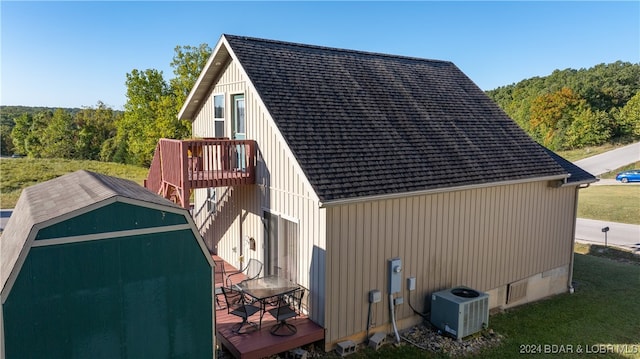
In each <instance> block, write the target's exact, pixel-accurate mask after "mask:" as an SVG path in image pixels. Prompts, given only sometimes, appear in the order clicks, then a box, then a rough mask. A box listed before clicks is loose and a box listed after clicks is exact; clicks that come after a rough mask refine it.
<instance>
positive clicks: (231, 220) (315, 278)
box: [193, 61, 325, 324]
mask: <svg viewBox="0 0 640 359" xmlns="http://www.w3.org/2000/svg"><path fill="white" fill-rule="evenodd" d="M238 93H244V95H245V116H246V137H247V139H253V140H255V141H256V142H257V144H258V164H257V179H256V185H255V186H239V187H235V188H232V189H229V188H218V189H217V197H218V199H219V202H221V203H223V204H221V208H219V212H218V213H216V214H215V215H214V216H213V217H214V220H213V223H212V224H211V225H209V224H207V223H206V222H204V221H203V219H202V218H196V222H197V223H199V226H202V230H201V232H202V233H203V237H204V238H205V242H206V243H207V246H208V247H209V248H210V249H211V250H212V251H214V252H216V253H217V254H218V255H219V256H220V257H222V258H224V259H225V260H227V261H228V262H229V263H231V264H232V265H234V266H235V267H238V268H240V267H241V263H240V261H239V258H240V256H241V255H242V256H243V257H244V260H245V261H247V260H248V259H249V258H257V259H259V260H260V261H262V262H264V238H265V233H264V224H263V222H262V216H263V212H264V211H269V212H271V213H272V214H275V215H281V216H283V217H285V218H287V219H290V220H293V221H296V222H297V223H298V231H299V233H298V238H299V241H300V242H299V244H298V252H299V253H298V258H299V268H298V273H297V277H298V278H299V284H301V285H302V286H304V287H306V288H308V289H309V290H310V292H309V293H307V294H305V296H307V298H309V310H310V312H309V315H310V317H311V318H312V319H314V320H316V321H317V322H318V323H319V324H322V321H323V319H324V306H323V303H324V302H323V300H324V290H325V289H324V273H325V272H324V264H323V260H322V259H321V258H323V257H324V248H325V242H324V239H323V238H324V232H323V230H322V228H320V225H319V223H322V222H321V218H320V216H321V213H320V211H321V210H320V209H319V205H318V201H317V198H316V196H315V193H314V192H313V190H312V189H311V187H310V186H309V184H308V182H306V179H305V177H304V175H303V173H302V171H301V170H300V168H299V166H298V165H297V162H296V160H295V158H294V157H293V156H292V154H291V151H290V150H289V149H288V147H287V146H286V143H285V142H284V140H283V138H282V135H281V134H280V132H279V131H278V129H277V127H276V125H275V123H274V122H273V120H272V118H271V117H270V115H269V113H268V111H267V110H266V108H265V106H264V104H263V103H262V101H261V99H260V98H259V95H258V94H257V93H256V92H255V90H254V88H253V87H252V86H251V84H250V82H249V81H248V79H247V78H246V77H245V76H244V72H243V71H242V69H241V68H240V67H239V66H238V65H237V63H236V62H233V61H232V62H231V63H230V64H229V65H228V67H227V68H226V69H225V71H224V73H223V74H222V76H221V77H220V79H219V80H218V82H217V83H216V85H215V87H214V88H213V89H211V92H210V95H209V97H208V98H207V100H206V102H205V103H204V104H203V106H202V107H201V109H200V110H199V112H198V113H197V115H196V118H195V120H194V123H193V134H194V136H197V137H212V136H213V135H214V133H215V131H214V121H213V95H214V94H224V95H225V119H226V122H225V135H226V136H227V137H230V134H231V123H230V121H229V119H230V118H231V103H230V98H231V95H233V94H238ZM206 192H207V190H206V189H201V190H197V191H196V195H195V208H196V210H198V209H200V208H202V206H204V205H206V203H205V199H206ZM225 201H226V202H225ZM249 238H253V239H255V241H256V250H255V251H253V250H251V249H250V248H249Z"/></svg>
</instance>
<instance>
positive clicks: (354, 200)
mask: <svg viewBox="0 0 640 359" xmlns="http://www.w3.org/2000/svg"><path fill="white" fill-rule="evenodd" d="M567 178H569V174H563V175H555V176H547V177H537V178H526V179H519V180H511V181H503V182H489V183H482V184H472V185H465V186H457V187H443V188H434V189H426V190H420V191H413V192H400V193H385V194H380V195H374V196H364V197H357V198H345V199H337V200H333V201H327V202H320V208H326V207H333V206H341V205H345V204H354V203H362V202H369V201H382V200H387V199H396V198H402V197H408V196H420V195H425V194H435V193H444V192H454V191H465V190H470V189H479V188H488V187H496V186H506V185H513V184H521V183H530V182H542V181H563V183H564V182H565V180H566V179H567ZM563 185H564V184H563ZM571 185H575V184H573V183H572V184H571Z"/></svg>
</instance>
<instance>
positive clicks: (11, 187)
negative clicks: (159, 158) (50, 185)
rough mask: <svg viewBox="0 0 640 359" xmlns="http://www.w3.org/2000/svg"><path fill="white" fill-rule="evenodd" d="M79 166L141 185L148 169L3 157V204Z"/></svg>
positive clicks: (8, 204)
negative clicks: (26, 188) (28, 188)
mask: <svg viewBox="0 0 640 359" xmlns="http://www.w3.org/2000/svg"><path fill="white" fill-rule="evenodd" d="M80 169H84V170H88V171H93V172H98V173H103V174H107V175H110V176H115V177H121V178H126V179H130V180H132V181H134V182H136V183H139V184H140V185H142V182H143V181H144V179H145V178H146V177H147V172H148V171H149V170H148V169H147V168H144V167H137V166H130V165H123V164H119V163H109V162H99V161H76V160H63V159H33V158H2V159H0V208H13V207H14V206H15V204H16V202H17V201H18V197H20V193H21V192H22V189H23V188H25V187H28V186H32V185H34V184H36V183H40V182H44V181H47V180H50V179H53V178H56V177H58V176H62V175H64V174H67V173H70V172H74V171H77V170H80Z"/></svg>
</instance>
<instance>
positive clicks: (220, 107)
mask: <svg viewBox="0 0 640 359" xmlns="http://www.w3.org/2000/svg"><path fill="white" fill-rule="evenodd" d="M213 126H214V131H215V133H214V137H224V95H214V96H213Z"/></svg>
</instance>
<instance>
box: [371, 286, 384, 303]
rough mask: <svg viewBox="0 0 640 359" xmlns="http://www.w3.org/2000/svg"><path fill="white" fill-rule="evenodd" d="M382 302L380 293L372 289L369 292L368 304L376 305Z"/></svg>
mask: <svg viewBox="0 0 640 359" xmlns="http://www.w3.org/2000/svg"><path fill="white" fill-rule="evenodd" d="M381 300H382V293H380V291H379V290H377V289H374V290H372V291H370V292H369V303H378V302H380V301H381Z"/></svg>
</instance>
